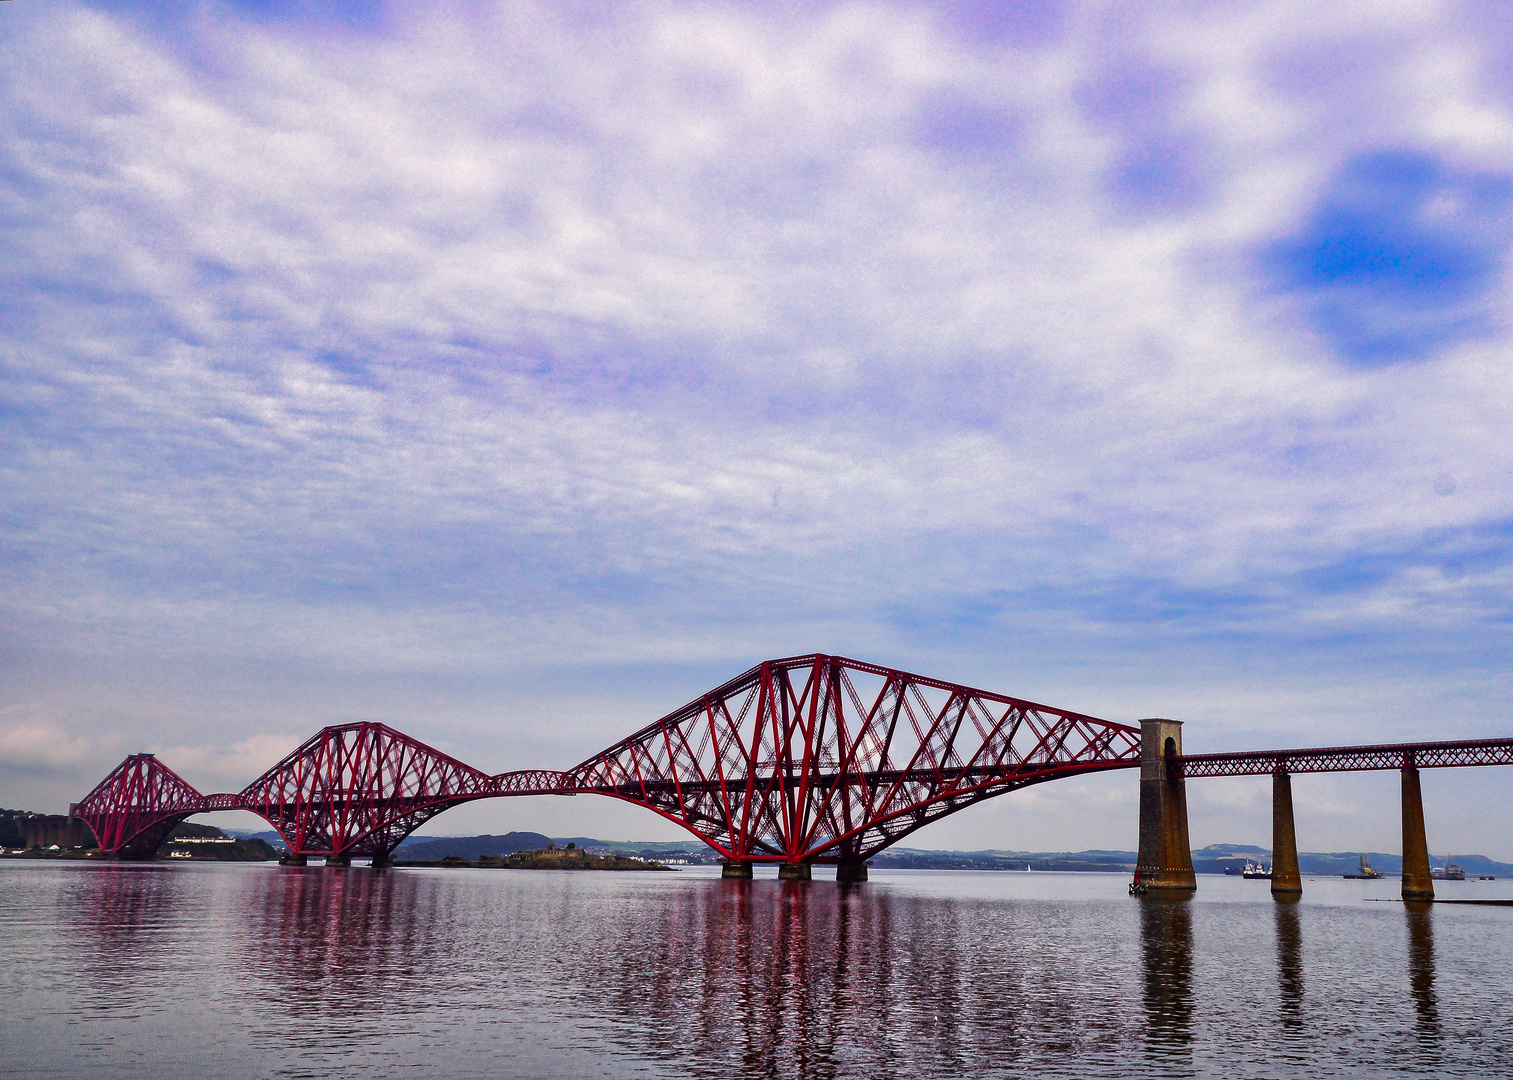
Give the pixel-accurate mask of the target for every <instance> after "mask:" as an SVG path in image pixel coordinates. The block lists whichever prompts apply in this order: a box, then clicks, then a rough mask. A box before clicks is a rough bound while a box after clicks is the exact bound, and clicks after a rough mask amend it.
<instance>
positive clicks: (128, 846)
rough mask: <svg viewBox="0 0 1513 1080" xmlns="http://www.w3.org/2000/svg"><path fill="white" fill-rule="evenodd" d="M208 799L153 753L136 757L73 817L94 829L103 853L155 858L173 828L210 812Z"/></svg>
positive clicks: (116, 771) (99, 787)
mask: <svg viewBox="0 0 1513 1080" xmlns="http://www.w3.org/2000/svg"><path fill="white" fill-rule="evenodd" d="M204 802H205V797H204V796H203V795H201V794H200V793H199V792H198V791H196V790H195V789H194V788H193V787H192V786H191V785H190V784H189V782H188V781H187V780H185V779H184V778H183V777H182V776H180V775H179V774H178V773H176V772H174V771H173V770H172V769H170V768H169V767H168V766H167V765H164V764H163V763H162V762H161V761H159V760H158V759H157V758H156V757H154V756H153V755H152V754H132V755H131V756H130V757H128V758H127V759H126V760H125V761H123V762H121V764H119V765H117V766H116V767H115V769H113V770H112V771H111V774H110V775H109V776H107V777H106V778H105V779H104V780H101V781H100V782H99V783H98V784H97V785H95V789H94V790H93V791H91V792H90V793H89V794H88V795H86V796H85V797H84V801H83V802H81V803H77V804H75V805H74V806H73V807H71V808H70V810H69V812H70V813H71V814H72V815H73V816H74V817H77V818H79V819H80V820H82V821H84V822H85V823H86V824H88V825H89V827H90V828H91V829H92V830H94V834H95V839H96V840H97V841H98V842H99V844H100V850H101V851H113V852H117V853H119V854H121V855H126V856H146V855H151V854H152V853H153V852H154V851H156V850H157V849H158V845H159V844H161V843H162V842H163V841H164V840H165V839H167V837H168V834H169V833H170V832H172V831H173V827H174V826H175V825H177V824H178V823H179V822H181V821H183V820H184V819H185V818H186V817H188V816H189V815H190V814H198V813H199V812H200V811H201V810H203V809H205V806H204Z"/></svg>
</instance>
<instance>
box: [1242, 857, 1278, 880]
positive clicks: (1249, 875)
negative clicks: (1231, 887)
mask: <svg viewBox="0 0 1513 1080" xmlns="http://www.w3.org/2000/svg"><path fill="white" fill-rule="evenodd" d="M1240 876H1241V877H1243V878H1244V879H1245V880H1246V881H1270V880H1271V871H1270V870H1268V869H1266V867H1264V866H1262V865H1261V864H1260V863H1258V862H1250V861H1248V860H1247V861H1246V863H1245V869H1244V870H1242V871H1241V872H1240Z"/></svg>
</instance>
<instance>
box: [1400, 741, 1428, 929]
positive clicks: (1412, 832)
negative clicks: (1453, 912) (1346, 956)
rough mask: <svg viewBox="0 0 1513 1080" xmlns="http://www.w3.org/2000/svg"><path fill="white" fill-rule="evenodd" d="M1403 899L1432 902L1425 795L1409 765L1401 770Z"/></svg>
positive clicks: (1415, 770) (1412, 768)
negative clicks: (1425, 828) (1425, 827)
mask: <svg viewBox="0 0 1513 1080" xmlns="http://www.w3.org/2000/svg"><path fill="white" fill-rule="evenodd" d="M1410 760H1411V759H1410ZM1403 899H1404V900H1433V899H1434V879H1433V878H1431V877H1430V876H1429V839H1428V836H1427V834H1426V833H1425V832H1424V795H1423V792H1422V791H1421V790H1419V784H1418V769H1416V768H1414V767H1413V766H1411V765H1410V766H1409V767H1408V768H1406V769H1404V770H1403Z"/></svg>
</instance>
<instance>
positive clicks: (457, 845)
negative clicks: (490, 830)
mask: <svg viewBox="0 0 1513 1080" xmlns="http://www.w3.org/2000/svg"><path fill="white" fill-rule="evenodd" d="M554 843H556V841H554V840H553V839H552V838H551V837H549V836H543V835H542V834H541V833H537V832H509V833H505V834H504V835H503V836H494V835H490V834H485V835H483V836H443V837H440V838H431V837H426V836H412V837H411V838H410V839H408V840H406V841H405V842H404V843H402V844H400V845H399V847H398V848H396V849H395V851H394V857H395V858H396V859H404V860H407V861H410V862H437V861H439V860H441V859H446V858H459V859H467V860H469V861H470V862H471V861H474V860H477V859H481V858H483V857H484V856H485V855H514V854H515V853H516V852H520V851H543V850H545V849H546V848H547V847H549V846H550V845H552V844H554ZM562 846H563V847H566V846H567V845H566V844H563V845H562ZM580 846H583V847H586V846H587V845H586V844H585V845H580Z"/></svg>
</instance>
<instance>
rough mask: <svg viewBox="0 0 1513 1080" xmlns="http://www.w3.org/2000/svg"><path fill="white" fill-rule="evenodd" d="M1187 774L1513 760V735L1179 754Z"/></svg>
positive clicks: (1350, 769)
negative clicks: (1443, 740) (1182, 755)
mask: <svg viewBox="0 0 1513 1080" xmlns="http://www.w3.org/2000/svg"><path fill="white" fill-rule="evenodd" d="M1174 761H1175V764H1176V765H1177V766H1178V767H1179V768H1180V769H1181V772H1182V775H1183V776H1184V777H1187V778H1196V777H1203V776H1267V775H1270V774H1272V773H1279V772H1283V773H1308V772H1365V771H1370V770H1374V769H1442V768H1459V767H1462V766H1466V765H1513V739H1467V740H1463V741H1460V742H1423V743H1384V744H1382V745H1379V746H1325V747H1314V748H1311V749H1302V750H1252V751H1246V752H1243V753H1236V754H1188V755H1187V756H1186V757H1181V758H1176V759H1174Z"/></svg>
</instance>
